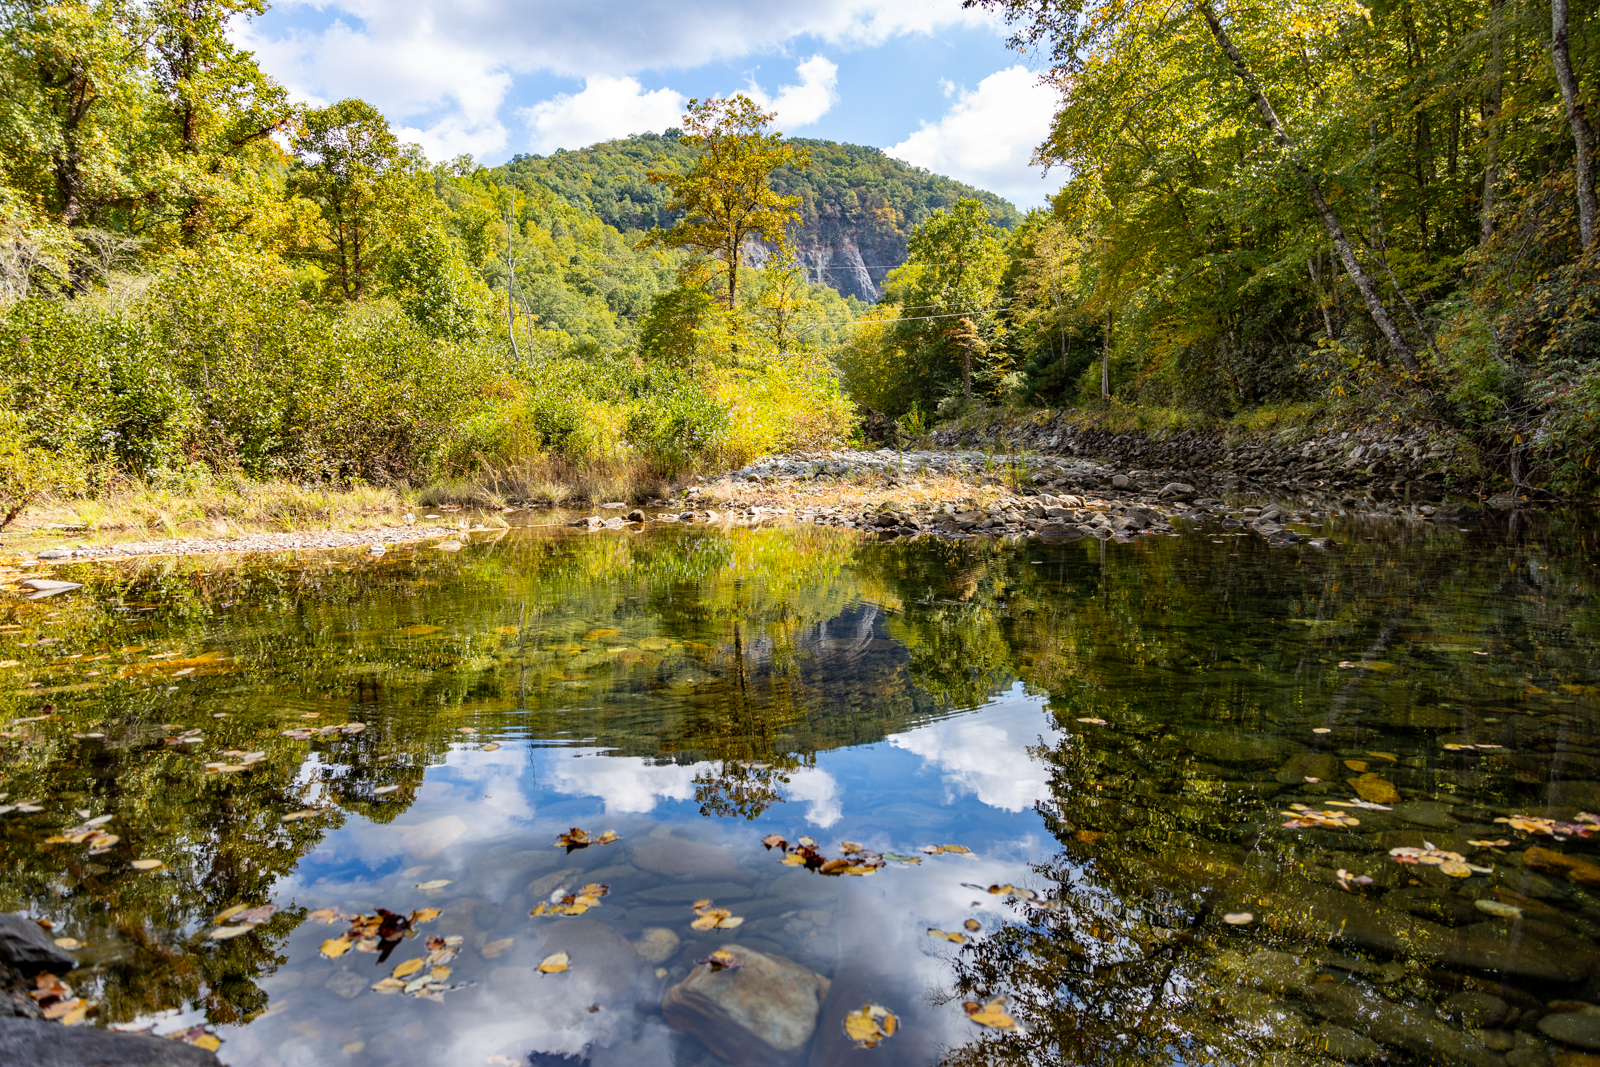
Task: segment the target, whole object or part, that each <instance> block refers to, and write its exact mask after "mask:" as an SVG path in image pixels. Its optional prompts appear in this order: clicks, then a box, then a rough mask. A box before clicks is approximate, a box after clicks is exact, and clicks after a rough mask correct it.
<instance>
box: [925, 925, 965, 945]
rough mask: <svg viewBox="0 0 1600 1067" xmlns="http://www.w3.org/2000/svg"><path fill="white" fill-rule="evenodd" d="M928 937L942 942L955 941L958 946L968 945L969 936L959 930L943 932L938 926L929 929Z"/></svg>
mask: <svg viewBox="0 0 1600 1067" xmlns="http://www.w3.org/2000/svg"><path fill="white" fill-rule="evenodd" d="M928 936H929V937H933V938H937V939H939V940H941V941H953V942H955V943H956V944H958V945H965V944H966V943H967V935H966V934H963V933H961V932H960V931H957V930H941V929H939V928H938V927H937V926H930V927H928Z"/></svg>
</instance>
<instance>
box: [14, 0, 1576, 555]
mask: <svg viewBox="0 0 1600 1067" xmlns="http://www.w3.org/2000/svg"><path fill="white" fill-rule="evenodd" d="M973 2H974V3H979V6H986V7H990V8H993V9H995V10H997V11H998V12H999V13H1001V14H1002V15H1003V16H1004V17H1005V18H1006V19H1008V20H1009V21H1010V24H1011V25H1012V26H1013V28H1014V30H1015V39H1014V41H1013V44H1014V45H1015V46H1016V47H1018V48H1020V49H1023V50H1025V51H1026V52H1027V53H1028V54H1029V55H1030V56H1049V57H1051V59H1050V61H1051V62H1052V63H1053V66H1052V67H1051V69H1050V70H1049V71H1048V72H1047V74H1046V77H1047V78H1048V79H1049V82H1050V84H1051V85H1053V87H1054V88H1055V89H1056V91H1057V92H1058V93H1059V101H1060V106H1059V108H1058V111H1057V113H1056V115H1055V119H1054V122H1053V125H1052V126H1051V127H1049V128H1042V129H1040V130H1039V139H1040V147H1039V158H1040V160H1042V161H1046V162H1049V163H1051V164H1053V165H1057V166H1062V167H1064V168H1065V169H1066V171H1067V172H1068V173H1069V174H1070V176H1071V177H1070V180H1069V182H1068V184H1067V185H1066V187H1065V188H1064V190H1063V191H1062V192H1061V193H1060V194H1059V195H1058V196H1056V197H1055V198H1054V200H1053V202H1052V203H1051V205H1050V207H1049V208H1048V209H1045V210H1036V211H1032V212H1029V213H1028V214H1027V215H1026V216H1025V217H1022V218H1020V219H1019V218H1018V217H1017V214H1016V212H1015V211H1014V209H1012V208H1011V207H1010V206H1009V205H1007V204H1006V203H1004V202H1003V201H1001V200H999V199H998V198H996V197H994V196H992V195H989V194H984V193H979V192H977V191H975V190H971V189H967V188H966V187H964V186H961V185H959V184H958V183H955V182H952V181H949V180H947V179H943V178H939V177H937V176H935V175H931V174H927V173H925V172H922V171H919V170H916V169H915V168H910V167H906V166H904V165H902V164H900V163H897V162H895V161H893V160H890V159H889V158H887V157H886V156H884V155H883V153H881V152H879V151H878V150H876V149H870V148H861V147H857V146H849V145H838V144H832V143H828V142H821V141H806V140H801V139H787V138H784V137H782V136H781V135H780V134H778V133H777V132H775V131H774V130H773V129H772V128H771V127H770V123H771V122H772V120H773V118H774V117H773V116H772V115H770V114H767V113H764V112H762V111H761V109H760V108H759V107H758V106H757V105H756V104H755V103H754V102H753V101H750V100H748V99H746V98H745V97H743V96H738V95H736V96H735V97H732V98H729V99H726V100H723V99H720V98H719V99H716V100H711V101H701V102H699V104H697V105H695V106H694V107H692V108H691V109H690V111H689V112H688V113H686V114H685V115H684V116H683V118H682V126H681V128H680V130H679V131H677V132H674V133H669V134H667V135H662V136H656V135H644V136H637V137H631V138H627V139H624V140H619V141H612V142H607V143H605V144H600V145H595V146H593V147H591V148H588V149H584V150H582V151H575V152H562V153H557V154H556V155H553V156H549V157H542V158H541V157H520V158H518V159H516V160H515V161H513V162H511V163H508V164H506V165H504V166H500V167H493V168H488V167H483V166H480V165H478V164H477V163H475V162H474V161H472V160H471V159H459V160H456V161H453V162H449V163H439V162H432V161H429V160H427V159H425V158H424V157H423V155H422V153H421V151H420V149H418V148H417V147H416V146H413V145H407V144H404V143H402V142H401V141H400V139H399V138H398V137H397V136H396V134H395V132H394V130H393V129H392V128H391V127H390V125H389V122H388V121H387V119H386V118H385V116H383V115H382V114H381V113H379V112H378V111H377V109H375V108H373V107H372V106H371V105H369V104H367V103H365V102H363V101H361V100H359V99H351V100H343V101H338V102H335V103H332V104H329V105H327V106H325V107H311V106H307V105H303V104H297V103H295V102H294V101H292V100H290V99H289V98H288V96H287V94H286V93H285V91H284V90H283V89H282V87H281V86H279V85H278V84H277V83H276V82H275V81H273V79H272V78H270V77H269V76H267V75H266V74H265V73H264V72H263V71H262V70H261V69H260V68H259V67H258V65H257V63H256V60H255V58H254V57H253V56H252V55H250V54H249V53H247V52H244V51H241V50H240V49H239V48H238V47H237V46H236V45H235V44H234V43H233V41H234V39H235V38H234V37H232V36H231V35H230V32H231V27H234V26H237V25H238V22H239V20H241V19H245V18H249V17H251V16H252V15H253V14H255V13H259V12H260V11H262V10H264V6H263V5H262V4H261V3H259V2H257V0H183V2H181V3H180V2H178V0H152V2H150V3H147V4H139V5H130V4H123V3H116V2H111V0H0V526H3V525H4V523H5V522H6V521H8V520H9V519H10V518H13V517H14V516H15V515H16V514H17V513H19V511H20V509H21V507H23V506H25V505H26V503H27V502H28V501H29V500H31V499H34V498H35V497H37V496H38V495H39V494H40V493H53V494H57V495H63V496H66V497H69V498H70V497H74V496H82V495H84V494H90V495H93V494H99V493H105V492H110V491H114V490H117V489H118V487H127V486H130V485H131V486H136V487H147V488H148V487H156V488H158V489H161V491H166V488H169V487H176V488H177V489H181V490H183V491H185V492H188V491H190V490H194V491H197V492H198V491H203V490H204V487H205V486H206V485H207V484H210V483H211V482H212V481H215V480H216V479H232V480H241V479H242V480H245V481H250V480H261V479H293V480H294V482H295V484H296V485H298V486H305V485H327V486H348V485H350V484H352V483H355V482H369V483H370V482H379V483H392V484H401V483H403V484H427V483H435V482H439V481H441V480H455V481H456V483H457V484H468V483H470V484H471V485H474V486H478V487H480V488H481V487H485V486H487V487H489V488H487V489H482V493H484V494H489V495H491V496H492V495H493V494H501V493H504V492H506V491H512V492H515V493H516V494H518V496H519V498H520V499H551V500H555V499H562V498H563V497H564V496H566V495H567V494H569V493H571V492H572V491H573V487H574V486H578V487H579V491H581V492H583V493H587V494H591V495H603V496H606V497H608V498H613V499H615V498H617V497H620V496H624V495H629V494H632V495H635V496H641V497H642V496H645V495H648V494H649V493H650V492H652V491H655V490H659V488H660V487H661V486H662V485H663V484H664V482H665V481H668V480H671V479H674V478H681V477H683V476H684V475H686V474H687V473H690V472H693V471H696V470H703V469H707V468H711V467H715V466H718V465H722V464H727V463H739V462H744V461H745V460H747V459H749V458H751V457H753V456H755V455H758V454H760V453H762V452H766V451H771V450H774V449H785V448H797V447H808V446H817V445H823V444H829V443H833V442H837V441H840V440H842V439H845V438H848V437H849V436H850V435H851V434H852V433H853V432H854V429H855V426H856V424H857V419H858V416H859V405H865V406H869V407H871V408H873V409H875V410H877V411H879V412H884V413H887V414H888V415H890V416H893V417H896V418H898V419H899V420H900V421H901V423H902V425H903V426H904V427H905V428H906V429H908V430H911V431H913V432H914V431H916V430H917V429H918V428H920V427H924V426H926V425H927V424H928V422H929V421H930V420H932V419H935V418H942V417H950V416H955V415H958V414H961V413H964V412H968V411H972V410H974V409H976V408H980V407H984V406H1009V407H1028V406H1034V407H1038V406H1056V407H1070V406H1085V407H1099V408H1111V407H1115V406H1119V405H1120V406H1124V407H1131V408H1136V409H1139V410H1150V409H1161V410H1162V414H1161V418H1162V419H1163V420H1167V421H1168V422H1169V423H1170V421H1171V420H1172V419H1177V420H1179V421H1181V420H1183V419H1210V418H1226V417H1231V416H1235V415H1238V414H1240V413H1242V412H1243V413H1247V412H1250V411H1251V410H1253V409H1256V408H1260V407H1262V406H1272V405H1301V406H1306V407H1321V408H1326V409H1331V410H1335V411H1338V412H1341V413H1344V412H1347V413H1349V415H1350V416H1351V417H1352V418H1355V419H1358V420H1359V419H1370V418H1373V417H1377V416H1383V417H1396V418H1403V419H1407V420H1411V421H1413V422H1415V423H1417V424H1419V425H1422V426H1426V427H1428V428H1429V429H1430V430H1432V431H1435V432H1437V433H1439V434H1443V435H1448V436H1451V437H1453V438H1454V439H1455V440H1456V441H1457V442H1462V443H1465V444H1466V445H1468V446H1470V447H1471V448H1472V449H1474V450H1475V454H1476V455H1477V456H1478V457H1479V460H1480V462H1481V467H1482V471H1483V473H1484V474H1485V476H1486V477H1488V478H1490V479H1500V480H1503V481H1509V482H1511V483H1514V484H1517V485H1519V486H1548V487H1555V488H1558V489H1562V490H1564V491H1585V492H1587V491H1590V490H1592V489H1593V488H1594V486H1595V485H1596V484H1597V477H1600V475H1597V472H1600V220H1597V217H1596V216H1597V213H1600V212H1597V205H1596V195H1595V188H1594V185H1595V165H1594V164H1595V159H1594V155H1595V134H1594V131H1593V128H1592V124H1591V120H1590V118H1589V114H1590V112H1591V111H1592V104H1593V97H1594V93H1595V90H1596V85H1597V79H1596V77H1595V72H1596V71H1597V70H1600V26H1597V21H1596V19H1595V14H1596V2H1597V0H1582V2H1581V3H1578V4H1576V5H1571V4H1569V3H1568V0H1492V2H1491V3H1488V4H1479V3H1464V2H1462V0H1407V2H1405V3H1400V4H1380V5H1377V6H1375V7H1373V8H1371V9H1367V8H1361V7H1357V6H1354V5H1349V4H1346V3H1343V2H1321V0H1318V2H1316V3H1311V4H1302V3H1299V2H1297V0H1265V2H1262V3H1258V4H1256V5H1254V6H1248V5H1236V4H1231V3H1230V4H1227V5H1221V4H1219V2H1218V0H1185V2H1184V3H1182V4H1180V5H1178V6H1177V7H1172V6H1170V5H1157V4H1153V3H1149V2H1147V0H1132V2H1125V0H1117V2H1115V3H1113V2H1111V0H973ZM841 294H846V295H841ZM863 301H871V302H870V303H867V302H863ZM1341 417H1342V416H1341ZM463 479H465V480H467V482H462V481H461V480H463ZM508 486H512V487H515V488H514V489H510V490H508V489H507V487H508Z"/></svg>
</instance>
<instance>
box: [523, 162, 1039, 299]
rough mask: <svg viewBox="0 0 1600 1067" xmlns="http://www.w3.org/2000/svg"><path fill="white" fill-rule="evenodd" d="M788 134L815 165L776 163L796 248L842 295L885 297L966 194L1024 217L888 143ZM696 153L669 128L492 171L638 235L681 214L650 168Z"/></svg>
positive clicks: (998, 212)
mask: <svg viewBox="0 0 1600 1067" xmlns="http://www.w3.org/2000/svg"><path fill="white" fill-rule="evenodd" d="M790 142H791V143H792V144H794V145H795V146H797V147H800V148H803V149H805V150H806V151H807V152H809V154H810V156H811V162H810V165H809V166H807V167H805V168H804V169H800V170H795V169H791V168H784V169H782V170H780V171H778V172H777V173H776V174H775V175H774V176H773V181H772V184H773V187H774V188H776V189H777V190H779V191H780V192H782V193H785V194H788V195H798V196H799V197H800V199H801V205H800V214H801V220H802V229H801V231H800V233H799V234H798V235H797V239H796V251H797V252H798V254H799V257H800V261H801V263H802V264H803V266H804V267H805V270H806V277H807V280H808V281H811V282H813V283H815V284H820V285H830V286H832V287H833V288H834V289H836V290H838V291H839V293H841V294H842V295H845V296H855V297H858V298H860V299H862V300H867V301H872V300H876V299H878V297H879V296H880V295H881V287H882V284H883V279H884V276H885V275H887V274H888V273H889V271H891V270H893V269H894V268H895V267H897V266H899V265H900V264H901V263H902V262H904V261H905V257H906V238H907V237H908V236H909V235H910V233H911V230H912V228H913V227H914V226H916V225H917V223H919V222H921V221H922V220H923V219H925V218H927V217H928V216H929V215H931V214H933V212H935V211H937V210H939V209H940V208H942V207H948V206H949V205H951V204H953V203H955V202H956V201H957V200H959V199H961V198H962V197H972V198H974V199H977V200H981V201H982V202H983V203H984V204H986V205H988V208H989V217H990V219H991V220H992V221H993V222H994V223H995V225H997V226H1003V227H1005V228H1007V229H1010V228H1012V227H1014V226H1016V225H1017V223H1018V222H1019V221H1021V216H1020V215H1019V214H1018V212H1017V209H1016V208H1015V207H1014V206H1012V204H1011V203H1010V202H1009V201H1007V200H1005V199H1003V198H1002V197H999V196H996V195H995V194H994V193H989V192H984V191H983V190H981V189H975V188H973V187H972V186H970V185H964V184H962V183H961V182H958V181H954V180H952V179H950V178H945V177H941V176H940V175H937V174H933V173H930V172H929V171H926V170H923V169H922V168H920V167H913V166H910V165H909V164H906V163H902V162H900V161H899V160H897V159H891V158H889V157H888V156H886V155H884V154H883V151H882V150H881V149H878V148H869V147H866V146H864V145H852V144H840V143H838V142H836V141H817V140H811V139H807V138H791V139H790ZM694 157H695V152H694V150H693V149H692V148H690V147H689V146H688V145H686V144H684V143H683V142H682V141H681V140H680V139H679V134H678V131H676V130H668V131H667V132H666V133H665V134H656V133H644V134H635V135H633V136H632V137H626V138H622V139H620V140H615V141H606V142H604V143H602V144H596V145H591V146H590V147H588V148H581V149H577V150H575V151H566V150H560V151H557V152H555V153H554V154H553V155H548V156H530V155H520V156H517V157H516V158H514V159H512V160H511V162H509V163H506V164H503V165H502V166H499V167H496V168H494V170H493V172H492V174H493V179H494V180H495V181H497V182H503V183H506V184H511V185H518V186H523V187H526V186H527V184H528V183H536V184H538V185H542V186H544V187H545V188H547V189H549V190H550V191H551V192H553V193H555V194H556V195H557V196H559V197H561V198H562V199H563V200H565V201H567V202H568V203H571V204H573V205H575V206H578V207H580V208H583V209H584V210H586V211H589V212H592V213H593V214H594V215H595V216H596V217H597V218H599V219H600V220H601V221H603V222H605V223H608V224H609V225H611V226H614V227H616V228H617V229H618V230H621V231H622V232H623V233H624V234H627V235H629V236H630V238H635V239H636V238H637V237H638V236H639V235H640V234H641V232H642V231H644V230H647V229H649V228H650V227H651V226H670V225H671V224H672V223H673V222H674V221H676V214H675V213H673V212H669V211H667V200H668V198H669V195H668V193H667V189H666V187H665V186H662V185H652V184H651V183H650V180H649V178H648V177H647V176H646V172H647V171H649V170H651V169H655V170H658V171H663V172H669V173H670V172H677V173H681V172H683V171H685V170H687V169H688V168H689V167H690V166H692V165H693V163H694Z"/></svg>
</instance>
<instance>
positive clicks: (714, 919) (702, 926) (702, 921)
mask: <svg viewBox="0 0 1600 1067" xmlns="http://www.w3.org/2000/svg"><path fill="white" fill-rule="evenodd" d="M719 912H720V914H719ZM728 917H729V915H728V913H727V912H724V911H722V910H721V909H720V908H719V909H717V910H716V911H709V912H707V913H706V914H704V915H701V916H699V917H698V918H696V919H695V921H694V922H692V923H690V924H689V928H690V929H691V930H710V929H711V928H712V927H714V926H716V925H717V923H719V922H721V921H722V920H723V919H726V918H728Z"/></svg>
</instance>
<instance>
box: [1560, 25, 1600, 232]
mask: <svg viewBox="0 0 1600 1067" xmlns="http://www.w3.org/2000/svg"><path fill="white" fill-rule="evenodd" d="M1550 58H1551V60H1552V62H1553V64H1554V66H1555V68H1556V81H1557V82H1558V83H1559V84H1560V86H1561V102H1562V104H1564V105H1565V106H1566V110H1567V125H1568V126H1571V127H1572V139H1573V141H1574V142H1576V145H1577V150H1578V151H1577V168H1578V174H1577V178H1578V237H1579V239H1580V240H1581V241H1582V242H1583V250H1584V251H1585V252H1589V251H1592V250H1593V249H1594V245H1595V236H1596V235H1595V214H1596V205H1595V195H1594V132H1593V131H1592V130H1590V129H1589V118H1588V116H1587V115H1586V114H1585V113H1584V109H1583V99H1582V97H1580V96H1579V95H1578V78H1577V76H1576V75H1574V74H1573V73H1572V56H1571V55H1570V54H1569V53H1568V51H1567V0H1550Z"/></svg>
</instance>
